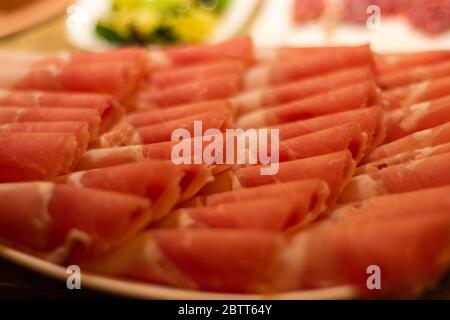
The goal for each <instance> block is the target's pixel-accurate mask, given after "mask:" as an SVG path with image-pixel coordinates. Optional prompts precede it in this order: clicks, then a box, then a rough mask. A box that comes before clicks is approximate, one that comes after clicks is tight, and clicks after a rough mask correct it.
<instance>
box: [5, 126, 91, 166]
mask: <svg viewBox="0 0 450 320" xmlns="http://www.w3.org/2000/svg"><path fill="white" fill-rule="evenodd" d="M1 133H11V134H12V133H72V134H73V135H74V136H75V138H76V142H77V152H76V155H75V159H79V158H80V157H81V155H82V154H83V153H84V152H85V151H86V150H87V147H88V144H89V130H88V125H87V123H86V122H71V121H68V122H17V123H9V124H2V125H0V134H1Z"/></svg>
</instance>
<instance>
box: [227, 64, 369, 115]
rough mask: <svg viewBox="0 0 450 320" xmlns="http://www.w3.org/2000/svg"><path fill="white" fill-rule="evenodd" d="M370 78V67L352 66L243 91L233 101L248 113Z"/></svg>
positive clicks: (240, 110)
mask: <svg viewBox="0 0 450 320" xmlns="http://www.w3.org/2000/svg"><path fill="white" fill-rule="evenodd" d="M370 79H372V71H371V69H370V68H368V67H359V68H352V69H348V70H342V71H336V72H332V73H329V74H325V75H320V76H315V77H311V78H307V79H304V80H300V81H296V82H289V83H286V84H281V85H278V86H273V87H269V88H263V89H259V90H253V91H248V92H244V93H242V94H241V95H239V96H237V97H236V98H235V99H234V102H235V103H236V105H237V109H238V112H239V113H240V114H242V113H248V112H251V111H254V110H257V109H263V108H270V107H273V106H276V105H279V104H284V103H288V102H292V101H295V100H300V99H304V98H307V97H310V96H314V95H317V94H321V93H324V92H327V91H330V90H334V89H336V88H339V87H344V86H347V85H349V84H352V83H358V82H363V81H366V80H370Z"/></svg>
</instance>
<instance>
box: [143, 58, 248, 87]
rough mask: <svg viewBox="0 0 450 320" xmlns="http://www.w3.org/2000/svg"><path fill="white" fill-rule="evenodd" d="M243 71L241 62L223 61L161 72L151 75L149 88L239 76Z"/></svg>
mask: <svg viewBox="0 0 450 320" xmlns="http://www.w3.org/2000/svg"><path fill="white" fill-rule="evenodd" d="M244 69H245V64H244V63H243V62H241V61H238V60H224V61H219V62H211V63H205V64H201V65H194V66H187V67H182V68H177V69H168V70H161V71H158V72H155V73H153V74H151V77H150V87H151V88H154V89H156V90H161V89H168V88H173V87H176V86H178V85H181V84H186V83H189V82H197V81H201V80H204V79H211V78H217V77H219V76H224V75H227V76H241V75H242V73H243V71H244Z"/></svg>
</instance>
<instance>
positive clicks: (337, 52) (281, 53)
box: [255, 0, 368, 63]
mask: <svg viewBox="0 0 450 320" xmlns="http://www.w3.org/2000/svg"><path fill="white" fill-rule="evenodd" d="M307 1H309V2H311V3H313V2H315V1H311V0H307ZM317 2H320V1H317ZM367 49H368V45H366V44H364V45H359V46H316V47H314V46H313V47H292V46H288V47H276V48H255V59H256V61H257V62H258V63H265V62H277V61H283V60H287V59H294V58H296V59H303V58H309V57H318V56H320V57H322V58H323V59H326V56H340V57H343V58H344V57H346V56H347V57H351V56H355V55H358V54H362V55H364V54H367Z"/></svg>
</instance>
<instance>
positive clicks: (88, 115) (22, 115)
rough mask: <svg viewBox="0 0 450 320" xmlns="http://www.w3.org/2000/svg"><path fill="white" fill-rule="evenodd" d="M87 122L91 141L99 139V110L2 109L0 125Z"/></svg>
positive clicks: (0, 111)
mask: <svg viewBox="0 0 450 320" xmlns="http://www.w3.org/2000/svg"><path fill="white" fill-rule="evenodd" d="M61 121H63V122H66V121H75V122H85V123H87V124H88V128H89V138H90V141H94V140H95V139H97V136H98V132H99V127H100V122H101V119H100V116H99V114H98V111H97V110H90V109H78V108H77V109H74V108H64V109H59V108H4V107H0V125H1V124H11V123H20V122H35V123H37V122H61Z"/></svg>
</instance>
